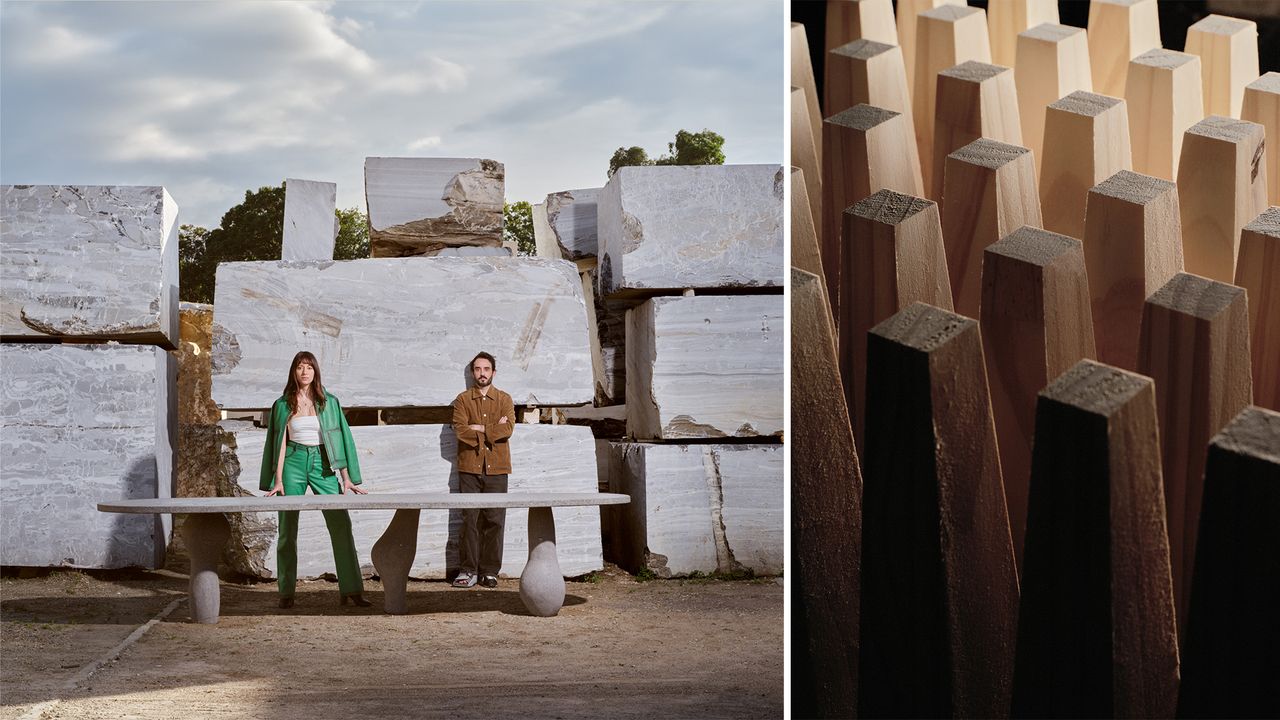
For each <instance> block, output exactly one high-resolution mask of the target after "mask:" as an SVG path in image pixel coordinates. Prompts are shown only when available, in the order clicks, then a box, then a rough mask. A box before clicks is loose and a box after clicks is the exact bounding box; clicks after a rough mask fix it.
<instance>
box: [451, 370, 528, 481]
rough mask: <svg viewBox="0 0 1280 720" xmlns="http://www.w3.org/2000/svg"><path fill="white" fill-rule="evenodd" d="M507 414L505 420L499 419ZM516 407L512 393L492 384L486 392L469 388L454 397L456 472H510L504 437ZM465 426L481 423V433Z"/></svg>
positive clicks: (481, 473)
mask: <svg viewBox="0 0 1280 720" xmlns="http://www.w3.org/2000/svg"><path fill="white" fill-rule="evenodd" d="M503 416H506V418H507V421H506V422H505V423H499V422H498V419H499V418H501V417H503ZM515 421H516V409H515V406H514V405H512V404H511V396H510V395H508V394H506V393H504V392H502V391H501V390H499V389H498V388H496V387H493V386H492V385H491V386H489V394H488V395H487V396H486V395H481V394H480V389H479V388H474V387H473V388H469V389H467V390H463V391H462V392H461V393H458V397H456V398H454V399H453V432H454V434H456V435H457V436H458V472H464V473H474V474H476V475H505V474H507V473H509V472H511V448H510V447H508V444H507V440H508V438H510V437H511V431H512V430H514V429H515ZM468 425H484V434H481V433H480V432H478V431H476V430H472V429H471V428H470V427H468Z"/></svg>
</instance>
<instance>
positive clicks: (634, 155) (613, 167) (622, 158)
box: [609, 146, 653, 177]
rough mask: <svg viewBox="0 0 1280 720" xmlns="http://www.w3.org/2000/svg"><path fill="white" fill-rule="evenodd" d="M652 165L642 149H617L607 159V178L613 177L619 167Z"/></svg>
mask: <svg viewBox="0 0 1280 720" xmlns="http://www.w3.org/2000/svg"><path fill="white" fill-rule="evenodd" d="M652 164H653V161H652V160H650V159H649V153H647V152H645V151H644V148H642V147H636V146H632V147H629V148H618V149H617V150H614V151H613V157H611V158H609V177H613V174H614V173H616V172H618V168H620V167H634V166H637V165H652Z"/></svg>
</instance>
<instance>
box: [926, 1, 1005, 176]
mask: <svg viewBox="0 0 1280 720" xmlns="http://www.w3.org/2000/svg"><path fill="white" fill-rule="evenodd" d="M917 40H918V41H919V44H918V45H917V46H916V66H915V73H916V79H915V84H914V85H913V86H912V91H911V92H912V106H911V110H912V115H913V116H914V119H915V125H916V147H917V149H918V150H919V155H920V157H921V158H923V159H924V160H925V161H926V163H925V167H924V168H922V170H923V172H924V181H925V185H924V186H925V187H926V188H932V187H933V180H932V176H933V167H932V165H931V164H930V163H929V162H928V160H929V159H930V158H932V157H933V119H934V110H935V108H934V104H935V103H936V102H937V93H938V73H940V72H942V71H943V70H946V69H947V68H949V67H955V66H956V65H959V64H960V63H962V62H964V61H966V60H977V61H978V62H984V63H989V62H991V45H990V43H988V41H987V21H986V14H985V13H984V12H983V11H982V9H981V8H975V7H967V6H957V5H943V6H942V7H939V8H937V9H935V10H928V11H926V12H922V13H920V22H919V29H918V37H917ZM931 199H933V200H937V199H938V198H931Z"/></svg>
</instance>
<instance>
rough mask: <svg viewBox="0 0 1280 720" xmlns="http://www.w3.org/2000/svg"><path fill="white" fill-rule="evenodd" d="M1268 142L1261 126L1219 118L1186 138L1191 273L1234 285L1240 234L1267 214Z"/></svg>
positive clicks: (1182, 173) (1185, 213)
mask: <svg viewBox="0 0 1280 720" xmlns="http://www.w3.org/2000/svg"><path fill="white" fill-rule="evenodd" d="M1263 139H1264V138H1263V128H1262V126H1261V125H1259V124H1257V123H1251V122H1249V121H1247V120H1232V119H1231V118H1225V117H1219V116H1217V115H1213V116H1210V117H1207V118H1205V119H1204V120H1201V121H1200V122H1198V123H1196V124H1195V125H1193V126H1191V128H1190V129H1189V130H1187V132H1186V135H1184V136H1183V139H1182V159H1183V162H1182V163H1181V164H1180V165H1179V169H1178V202H1179V204H1180V205H1181V206H1182V249H1183V253H1184V254H1185V255H1186V263H1187V272H1190V273H1195V274H1197V275H1203V276H1205V277H1208V278H1213V279H1214V280H1220V281H1222V282H1225V283H1229V282H1233V281H1234V280H1235V277H1236V254H1237V251H1238V250H1239V248H1240V229H1241V228H1243V227H1244V226H1245V223H1247V222H1249V221H1250V220H1252V219H1254V218H1255V217H1257V216H1258V215H1259V214H1260V213H1261V212H1262V211H1263V210H1266V209H1267V166H1266V164H1265V163H1263V162H1262V148H1263Z"/></svg>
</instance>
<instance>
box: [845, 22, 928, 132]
mask: <svg viewBox="0 0 1280 720" xmlns="http://www.w3.org/2000/svg"><path fill="white" fill-rule="evenodd" d="M826 77H827V82H826V95H825V97H824V98H823V107H825V108H827V114H828V115H834V114H836V113H838V112H840V111H841V110H847V109H849V108H851V107H853V106H854V105H858V104H861V103H866V104H867V105H875V106H876V107H882V108H884V109H885V110H892V111H894V112H900V113H902V114H903V115H906V116H907V117H908V118H910V117H911V94H910V93H909V92H908V91H907V75H906V69H905V68H904V66H903V64H902V49H901V48H899V47H898V46H896V45H886V44H885V43H880V42H876V41H874V40H854V41H853V42H851V43H849V44H847V45H841V46H840V47H838V48H836V49H834V50H832V51H831V52H829V53H827V69H826ZM913 127H914V126H913Z"/></svg>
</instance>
